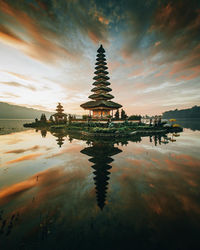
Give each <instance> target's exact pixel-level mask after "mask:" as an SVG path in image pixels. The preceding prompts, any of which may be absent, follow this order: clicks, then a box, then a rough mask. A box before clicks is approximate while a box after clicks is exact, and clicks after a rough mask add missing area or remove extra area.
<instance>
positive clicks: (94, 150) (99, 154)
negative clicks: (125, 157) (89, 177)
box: [81, 142, 122, 210]
mask: <svg viewBox="0 0 200 250" xmlns="http://www.w3.org/2000/svg"><path fill="white" fill-rule="evenodd" d="M120 152H122V151H121V150H120V149H119V148H117V147H114V145H113V144H112V143H109V142H93V143H92V146H91V147H87V148H84V149H83V150H81V153H83V154H86V155H88V156H91V157H92V158H90V159H89V161H90V162H92V163H94V165H93V166H92V168H93V169H94V170H95V171H94V172H93V173H94V175H95V177H94V182H95V188H96V199H97V205H98V207H99V208H100V209H101V210H102V209H103V208H104V206H105V204H106V194H107V189H108V180H109V179H110V177H109V175H110V172H109V169H111V166H110V165H109V164H110V163H111V162H112V161H113V159H112V158H111V156H113V155H116V154H119V153H120Z"/></svg>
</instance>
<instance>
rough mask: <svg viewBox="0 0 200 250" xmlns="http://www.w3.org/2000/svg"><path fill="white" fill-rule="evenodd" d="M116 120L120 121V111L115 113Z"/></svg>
mask: <svg viewBox="0 0 200 250" xmlns="http://www.w3.org/2000/svg"><path fill="white" fill-rule="evenodd" d="M115 119H117V120H118V119H119V109H118V110H117V111H116V113H115Z"/></svg>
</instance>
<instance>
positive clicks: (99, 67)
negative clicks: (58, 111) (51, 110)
mask: <svg viewBox="0 0 200 250" xmlns="http://www.w3.org/2000/svg"><path fill="white" fill-rule="evenodd" d="M97 52H98V54H97V59H96V61H97V62H96V67H95V70H96V71H95V72H94V73H95V75H96V76H95V77H94V78H93V79H94V80H95V82H94V83H93V85H94V88H93V89H92V90H91V91H92V92H93V94H92V95H90V96H89V98H90V99H92V101H88V102H86V103H83V104H81V107H82V108H84V109H86V110H89V112H90V115H92V117H93V118H107V117H108V116H110V115H113V110H116V109H119V108H121V107H122V105H120V104H118V103H116V102H113V101H111V99H113V98H114V96H113V95H111V94H110V92H111V91H112V89H111V88H110V87H108V86H109V85H110V82H108V80H109V79H110V78H109V77H108V71H106V70H107V69H108V67H107V66H106V65H107V63H106V58H105V54H104V53H105V50H104V48H103V46H102V45H101V46H100V47H99V49H98V50H97ZM111 111H112V113H111Z"/></svg>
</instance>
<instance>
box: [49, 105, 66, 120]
mask: <svg viewBox="0 0 200 250" xmlns="http://www.w3.org/2000/svg"><path fill="white" fill-rule="evenodd" d="M63 112H64V108H63V106H62V105H61V104H60V103H58V105H57V107H56V113H55V114H53V115H52V117H53V121H54V122H56V123H65V122H66V121H67V115H66V114H65V113H63Z"/></svg>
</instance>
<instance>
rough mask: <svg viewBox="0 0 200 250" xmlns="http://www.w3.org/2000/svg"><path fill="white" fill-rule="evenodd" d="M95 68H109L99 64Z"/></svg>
mask: <svg viewBox="0 0 200 250" xmlns="http://www.w3.org/2000/svg"><path fill="white" fill-rule="evenodd" d="M95 69H96V70H99V69H103V70H106V69H108V67H107V66H104V65H99V66H96V67H95Z"/></svg>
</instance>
